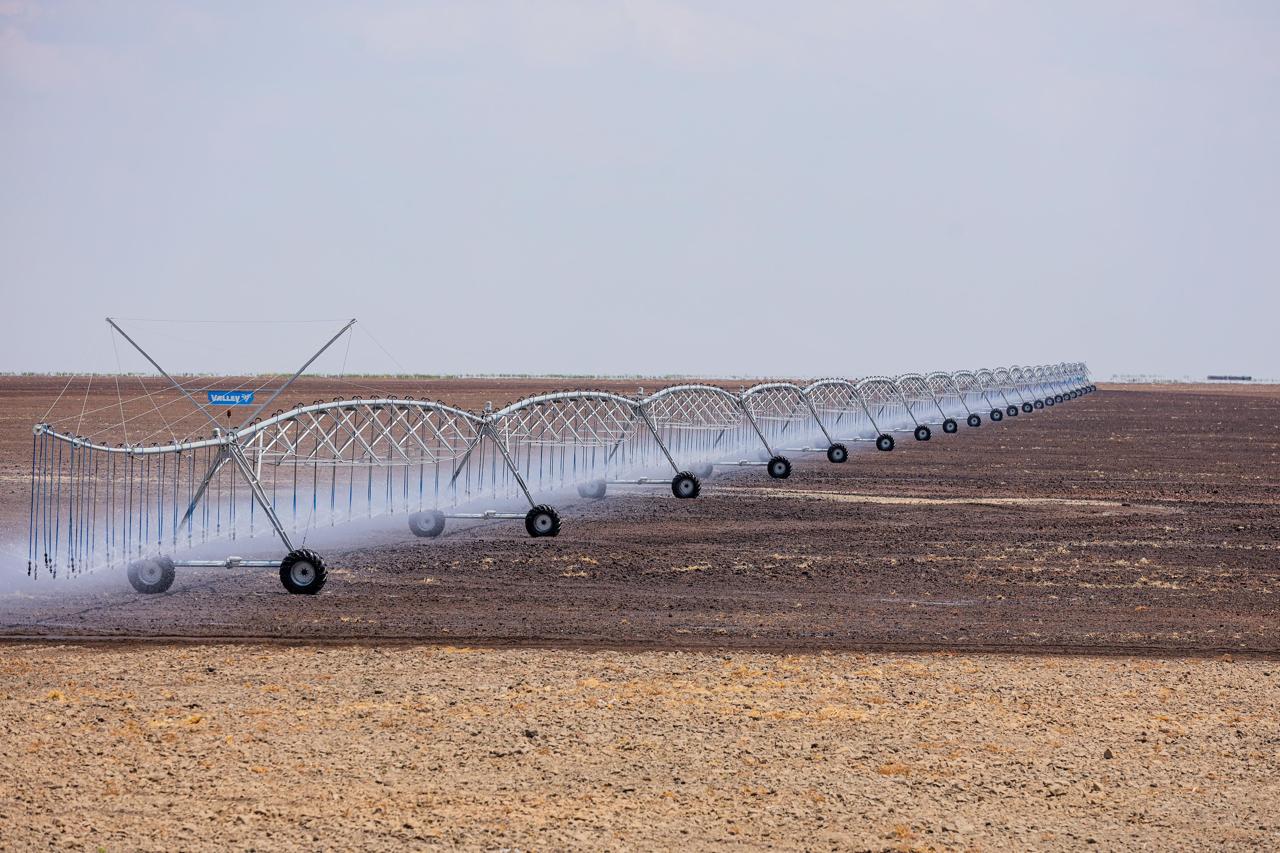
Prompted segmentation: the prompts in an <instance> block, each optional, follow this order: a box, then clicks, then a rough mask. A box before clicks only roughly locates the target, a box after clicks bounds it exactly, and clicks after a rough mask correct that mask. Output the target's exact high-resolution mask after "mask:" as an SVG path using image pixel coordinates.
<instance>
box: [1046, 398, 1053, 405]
mask: <svg viewBox="0 0 1280 853" xmlns="http://www.w3.org/2000/svg"><path fill="white" fill-rule="evenodd" d="M1044 404H1045V405H1046V406H1052V405H1053V398H1052V397H1045V398H1044Z"/></svg>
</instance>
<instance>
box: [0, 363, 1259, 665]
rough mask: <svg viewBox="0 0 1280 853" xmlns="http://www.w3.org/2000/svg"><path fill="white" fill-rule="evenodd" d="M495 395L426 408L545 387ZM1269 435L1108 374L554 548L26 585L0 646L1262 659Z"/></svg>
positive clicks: (463, 544) (640, 514)
mask: <svg viewBox="0 0 1280 853" xmlns="http://www.w3.org/2000/svg"><path fill="white" fill-rule="evenodd" d="M503 381H506V380H503ZM503 381H498V380H489V382H491V383H492V384H491V385H488V386H486V385H485V384H484V381H480V380H454V381H453V382H448V383H446V382H437V384H436V386H435V387H434V388H433V391H438V392H439V393H432V394H430V395H429V396H433V397H435V396H439V397H441V398H443V399H446V400H450V401H452V400H454V399H459V398H466V399H465V400H464V402H471V403H474V402H475V401H477V400H481V399H482V398H483V399H489V398H499V399H505V398H506V397H516V396H520V395H521V394H523V393H528V392H530V391H532V390H541V389H539V388H534V387H531V386H528V385H521V386H520V387H519V388H516V389H511V390H508V388H507V387H506V386H504V385H502V384H501V382H503ZM528 382H532V380H529V381H528ZM543 382H544V386H543V387H545V380H543ZM454 383H457V385H458V387H453V385H454ZM464 384H466V385H467V387H466V388H464V387H462V386H463V385H464ZM563 384H568V382H567V381H566V382H565V383H563ZM634 384H635V383H634V382H629V383H628V387H630V386H631V385H634ZM651 384H652V383H651ZM477 386H478V387H477ZM654 387H655V388H656V387H657V385H656V384H655V385H654ZM632 390H634V389H632ZM504 391H506V392H507V393H506V394H504V393H503V392H504ZM112 393H113V395H114V391H113V392H112ZM419 396H428V395H419ZM10 416H12V411H10ZM38 416H39V413H36V414H35V416H34V417H33V418H32V420H34V419H35V418H36V417H38ZM1277 423H1280V389H1277V388H1273V387H1258V386H1249V387H1231V388H1209V387H1192V388H1174V387H1135V386H1115V387H1107V386H1104V387H1103V389H1102V390H1101V391H1099V392H1098V393H1096V394H1093V395H1090V396H1086V397H1083V398H1081V399H1079V400H1076V401H1074V402H1070V403H1068V404H1065V405H1062V406H1058V407H1055V408H1053V409H1046V410H1044V411H1040V412H1037V413H1034V414H1031V415H1022V416H1020V417H1018V418H1015V419H1006V420H1005V421H1004V422H1003V423H1000V424H992V423H987V422H985V419H984V424H983V426H982V427H981V428H979V429H965V428H963V427H962V431H961V433H960V434H959V435H957V436H945V435H941V434H939V435H937V436H935V438H934V439H933V440H932V441H929V442H927V443H925V442H914V441H910V440H909V439H907V440H905V441H902V442H900V444H899V448H898V449H897V450H895V451H894V452H893V453H876V452H874V451H866V452H859V453H855V454H853V456H852V458H851V459H850V461H849V462H848V463H847V464H845V465H841V466H836V465H831V464H829V463H828V462H827V461H826V460H825V458H823V457H821V456H818V455H807V456H801V457H797V458H795V459H794V460H793V462H795V463H796V464H795V471H794V473H793V474H792V476H791V478H790V479H788V480H786V481H784V482H775V481H770V480H769V479H768V478H767V477H766V476H765V475H764V474H763V472H762V471H761V470H760V469H758V468H753V469H745V470H740V471H731V472H725V473H717V475H716V476H715V477H714V478H712V480H711V481H710V482H709V483H707V484H706V487H705V488H704V490H703V494H702V497H700V498H699V499H698V500H696V501H689V502H680V501H676V500H675V499H673V498H671V497H670V495H669V493H667V492H666V491H665V490H661V489H655V490H653V491H650V492H641V491H634V490H633V491H632V492H631V493H629V494H627V495H621V494H619V495H613V494H611V495H610V496H609V497H608V498H606V499H605V500H604V501H600V502H596V503H586V502H579V503H576V504H572V505H568V504H566V505H562V506H561V507H560V508H561V514H562V516H563V517H564V519H565V525H564V529H563V531H562V533H561V534H560V536H559V537H557V538H555V539H541V540H531V539H529V538H527V537H526V536H525V534H524V532H523V529H522V526H521V525H519V524H513V523H510V522H507V523H488V524H484V525H479V526H472V527H470V528H459V527H455V528H452V529H451V531H449V532H447V533H446V535H444V536H443V537H441V538H440V539H438V540H434V541H422V540H413V539H412V537H410V536H408V534H407V531H406V534H405V535H404V536H403V537H399V536H393V537H391V539H392V540H393V541H384V542H383V544H378V545H375V546H370V547H361V548H359V549H357V550H349V551H341V550H332V549H331V550H329V551H327V552H326V554H325V556H326V558H327V559H328V561H329V563H330V565H331V567H333V570H332V571H331V575H330V580H329V583H328V585H327V586H326V588H325V590H324V592H323V593H322V594H321V595H320V596H319V597H317V598H307V597H290V596H288V595H286V594H285V593H284V591H283V590H282V589H281V587H280V585H279V582H278V580H277V579H276V578H275V576H274V573H273V572H271V571H263V570H233V571H228V570H208V571H195V570H183V571H181V572H180V574H179V577H178V580H177V582H176V583H175V584H174V586H173V588H172V590H171V591H170V592H169V593H168V594H165V595H161V596H155V597H142V596H137V595H135V594H134V593H133V592H132V591H131V590H130V589H129V588H128V587H127V585H126V584H124V582H123V581H122V580H119V579H117V580H116V581H115V582H114V583H113V584H111V585H110V587H109V588H108V589H106V590H105V591H87V590H89V589H90V588H91V587H90V584H84V583H83V582H82V581H81V580H75V581H68V582H62V581H58V582H48V581H45V580H41V581H38V582H35V583H32V584H19V586H18V590H17V591H16V592H11V593H9V594H7V595H5V596H4V597H3V598H2V599H0V632H2V633H4V634H6V635H11V636H32V635H45V636H48V635H54V636H82V637H140V636H141V637H175V636H181V637H206V638H262V637H270V638H288V639H308V640H320V639H324V640H333V639H340V640H346V639H359V640H386V639H406V640H407V639H412V640H420V641H447V642H451V643H467V644H496V645H505V644H518V645H548V646H573V647H587V648H590V647H607V648H629V647H637V648H655V649H661V648H699V647H715V648H738V649H751V650H807V649H873V648H890V649H892V648H902V649H913V650H931V649H955V650H1026V651H1031V650H1039V651H1050V652H1057V651H1069V652H1074V651H1092V652H1101V653H1147V654H1160V655H1165V656H1167V655H1168V654H1170V653H1179V654H1182V653H1186V654H1218V653H1222V652H1232V653H1255V654H1266V655H1274V654H1280V611H1278V602H1277V580H1278V579H1280V544H1278V543H1280V512H1278V510H1280V429H1278V428H1277ZM6 426H7V425H6ZM17 449H18V444H17V443H13V444H9V443H6V445H5V446H4V450H5V466H6V471H7V472H8V471H14V470H15V469H18V470H20V467H21V465H20V463H21V457H20V454H18V452H17ZM6 479H8V478H6ZM9 482H12V481H11V480H10V481H9ZM9 491H11V492H13V494H9V493H6V501H9V502H10V506H12V503H11V501H12V500H13V498H14V495H18V496H19V497H20V494H19V493H18V492H17V491H14V490H12V489H11V490H9ZM6 515H7V516H8V517H13V515H11V514H9V513H6ZM385 538H386V537H384V540H385ZM82 590H86V591H82Z"/></svg>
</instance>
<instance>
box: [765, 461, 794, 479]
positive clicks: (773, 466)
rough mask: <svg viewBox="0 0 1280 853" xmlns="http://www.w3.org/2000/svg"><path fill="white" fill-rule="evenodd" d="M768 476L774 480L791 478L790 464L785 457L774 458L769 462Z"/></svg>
mask: <svg viewBox="0 0 1280 853" xmlns="http://www.w3.org/2000/svg"><path fill="white" fill-rule="evenodd" d="M768 468H769V476H770V477H772V478H773V479H775V480H785V479H787V478H788V477H790V476H791V462H790V461H789V460H788V459H787V457H785V456H775V457H773V458H772V459H770V460H769V465H768Z"/></svg>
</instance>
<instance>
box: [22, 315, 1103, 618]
mask: <svg viewBox="0 0 1280 853" xmlns="http://www.w3.org/2000/svg"><path fill="white" fill-rule="evenodd" d="M108 322H110V323H111V325H112V328H113V330H114V331H115V332H117V333H118V334H119V335H120V336H121V337H122V338H123V339H124V340H126V341H127V342H128V343H130V344H131V345H132V346H133V347H134V348H136V349H137V350H138V352H139V353H141V354H142V355H143V356H144V357H145V358H146V359H147V361H148V362H149V363H150V364H152V365H153V366H154V368H155V369H156V370H157V371H158V372H159V373H160V375H162V376H163V377H164V378H165V379H166V380H168V381H169V382H170V383H171V384H172V386H173V388H174V389H176V390H177V391H178V392H180V393H181V397H182V398H185V399H186V400H187V401H189V402H190V403H191V404H193V405H194V406H195V407H196V409H197V410H199V411H200V412H201V413H202V414H203V416H204V417H205V418H206V419H207V420H208V421H209V435H207V436H202V437H198V438H194V439H189V440H182V441H172V442H170V443H167V444H159V443H154V444H148V445H143V444H140V443H135V444H130V443H127V442H121V443H117V444H112V443H109V442H105V441H100V440H97V439H95V438H94V437H92V436H84V435H79V434H75V432H74V431H68V430H65V429H59V428H58V427H57V426H56V425H54V424H51V423H44V422H42V423H38V424H36V425H35V427H34V430H33V438H32V462H31V510H30V520H29V531H28V533H29V535H28V543H29V544H28V555H27V557H28V573H29V574H31V575H33V576H35V575H39V574H41V573H47V574H51V575H55V576H56V574H57V573H58V572H59V571H60V570H61V571H66V572H69V573H77V572H82V571H85V570H88V569H93V568H99V567H103V566H107V567H110V566H123V567H124V568H125V569H126V570H127V573H128V577H129V580H130V582H131V583H132V585H133V586H134V588H135V589H136V590H138V591H139V592H142V593H158V592H163V591H165V590H167V589H168V588H169V586H170V585H171V584H172V583H173V579H174V576H175V572H176V570H177V569H179V568H183V567H215V566H219V567H234V566H253V567H261V568H270V569H277V570H278V571H279V575H280V581H281V583H282V584H283V586H284V588H285V589H286V590H288V591H289V592H291V593H299V594H313V593H316V592H319V591H320V589H321V588H322V587H323V586H324V583H325V579H326V567H325V562H324V559H323V558H322V557H321V556H320V554H318V553H317V552H316V551H314V550H312V549H309V548H306V547H303V546H302V545H300V544H299V543H300V540H301V539H303V538H305V536H306V534H307V532H308V531H312V530H314V529H317V528H319V527H322V526H334V525H338V524H342V523H347V522H353V521H356V520H358V519H365V518H372V517H375V516H385V515H403V516H404V517H405V518H406V519H407V522H408V527H409V530H410V531H411V532H412V533H413V534H414V535H416V536H421V537H435V536H438V535H440V533H442V532H443V531H444V529H445V527H446V525H447V524H448V523H449V521H450V520H456V519H510V520H513V521H523V522H524V527H525V530H526V531H527V532H528V534H529V535H530V536H533V537H542V536H555V535H556V534H557V533H559V532H560V526H561V517H560V514H559V512H558V511H557V510H556V508H555V507H554V506H553V505H552V503H551V500H552V499H553V497H554V496H556V495H562V494H565V493H572V492H573V491H575V490H576V492H577V494H578V495H580V496H581V497H583V498H589V499H598V498H603V497H605V495H606V494H607V493H608V491H609V490H610V489H611V488H622V489H632V488H637V487H639V488H643V487H649V486H659V487H668V488H669V489H670V492H671V494H672V495H673V496H674V498H676V499H680V500H690V499H694V498H697V497H698V495H699V493H700V492H701V490H702V481H703V480H705V479H706V478H707V477H709V476H711V474H712V473H713V471H714V470H715V468H716V467H718V466H759V467H761V468H763V469H764V471H765V473H766V474H767V475H768V476H769V477H771V478H773V479H785V478H786V477H788V476H790V474H791V461H790V459H788V457H787V456H786V455H784V454H785V453H798V452H819V453H825V454H826V457H827V459H828V461H830V462H832V463H837V464H839V463H843V462H845V461H846V460H847V459H848V458H849V445H850V444H853V443H855V442H873V443H874V445H875V447H876V448H877V449H878V450H881V451H891V450H893V448H894V446H895V440H894V436H895V435H898V434H910V435H912V436H913V437H914V438H915V439H916V440H917V441H928V440H930V438H931V437H932V428H933V427H941V429H942V431H943V432H944V433H947V434H952V433H956V432H958V431H959V425H960V422H961V420H962V419H963V422H964V423H965V424H967V425H968V426H969V427H978V426H980V425H981V424H982V414H981V413H982V412H984V411H985V412H987V414H988V417H989V418H990V420H992V421H1000V420H1001V419H1003V418H1004V417H1005V416H1006V415H1007V416H1009V417H1015V416H1017V415H1018V414H1019V412H1025V413H1030V412H1033V411H1035V410H1037V409H1042V408H1045V407H1051V406H1054V405H1057V404H1059V403H1063V402H1066V401H1068V400H1071V399H1075V398H1076V397H1078V396H1080V395H1082V394H1087V393H1090V392H1092V391H1094V390H1095V386H1093V385H1092V384H1090V380H1089V374H1088V370H1087V368H1086V367H1085V365H1084V364H1081V363H1072V364H1056V365H1042V366H1037V367H1030V368H1028V367H1017V366H1014V367H1009V368H1003V367H1002V368H996V369H993V370H987V369H981V370H976V371H968V370H960V371H955V372H951V373H948V372H934V373H929V374H927V375H921V374H915V373H908V374H903V375H901V376H898V377H887V376H872V377H867V378H864V379H858V380H852V379H838V378H827V379H819V380H817V381H814V382H812V383H810V384H808V385H804V386H801V385H797V384H793V383H789V382H770V383H765V384H760V385H755V386H752V387H750V388H744V389H740V390H739V391H737V392H734V391H730V390H728V389H725V388H721V387H717V386H714V385H705V384H682V385H675V386H672V387H669V388H663V389H662V390H659V391H657V392H656V393H652V394H648V395H646V394H644V393H643V390H641V392H640V393H637V394H636V395H634V396H625V395H622V394H617V393H613V392H609V391H593V390H566V391H558V392H554V393H548V394H539V395H536V396H533V397H528V398H526V399H523V400H520V401H518V402H516V403H513V404H511V405H509V406H506V407H504V408H501V409H497V410H493V409H491V408H489V407H486V409H485V410H484V411H481V412H471V411H466V410H464V409H461V408H458V407H454V406H450V405H447V404H445V403H442V402H439V401H429V400H419V399H414V398H412V397H380V398H376V399H361V398H358V397H353V398H348V399H333V400H329V401H324V402H322V401H316V402H314V403H312V404H309V405H302V406H296V407H294V408H291V409H289V410H287V411H286V410H276V411H274V412H273V413H271V414H270V415H268V416H266V417H263V416H262V415H263V413H264V412H265V411H266V410H267V409H268V408H270V406H271V404H272V403H273V402H274V401H275V400H276V399H277V398H278V397H279V396H280V394H281V393H283V392H284V391H285V390H286V389H287V388H288V387H290V385H292V384H293V382H294V381H295V380H297V378H298V377H299V376H301V375H302V374H303V372H304V371H305V370H306V369H307V368H308V367H309V366H310V365H311V364H312V363H313V362H314V361H315V360H316V358H318V357H319V356H320V354H321V353H323V352H324V351H325V350H326V349H328V348H329V347H330V346H332V345H333V343H334V342H335V341H337V340H338V339H339V338H340V337H341V336H342V335H343V334H345V333H347V332H348V331H349V330H350V328H351V327H352V325H353V324H354V323H355V321H354V320H352V321H351V322H349V323H348V324H347V325H346V326H344V327H343V329H342V330H341V331H339V332H338V334H337V335H334V336H333V338H331V339H330V340H329V342H328V343H326V344H325V346H324V347H322V348H321V349H320V350H319V351H318V352H316V353H315V354H314V355H313V356H311V358H310V359H308V360H307V361H306V362H305V363H304V364H303V366H302V367H301V368H299V369H298V371H297V372H296V373H294V374H293V376H292V377H291V378H290V379H289V380H288V381H287V382H285V383H284V384H283V385H282V386H281V387H280V388H279V389H277V390H276V391H275V392H274V393H273V394H271V396H270V397H269V398H268V399H267V400H266V401H265V402H263V403H262V404H261V405H258V406H257V407H256V408H255V409H253V410H252V411H251V412H250V414H249V415H248V417H246V418H244V420H243V422H242V423H240V424H239V425H238V426H234V427H230V428H224V427H223V426H222V425H220V424H219V423H218V421H217V419H216V418H215V417H214V416H213V415H212V414H211V413H210V412H209V411H208V410H207V409H206V408H205V407H203V406H202V405H201V404H200V402H199V401H198V400H197V399H196V398H195V397H194V396H193V394H192V393H191V391H190V390H189V389H187V388H185V387H184V386H183V385H182V384H181V383H179V382H177V381H176V380H174V379H173V378H172V377H171V376H170V374H169V373H167V372H166V371H165V370H164V368H162V367H161V366H160V365H159V364H158V363H156V361H155V360H154V359H153V358H152V357H151V356H150V355H148V354H147V352H146V351H145V350H143V349H142V348H141V347H140V346H139V345H138V344H137V343H136V342H135V341H134V340H133V339H132V338H131V337H129V336H128V335H127V334H126V333H125V332H124V330H123V329H121V328H120V327H119V326H118V325H117V324H116V323H115V322H114V321H108ZM516 507H518V509H517V508H516ZM265 532H269V533H270V534H271V535H273V536H275V537H276V538H277V539H278V540H279V542H280V545H281V550H282V551H283V552H284V556H283V557H281V558H280V559H261V560H248V559H242V558H240V557H236V556H228V557H225V558H221V559H179V558H178V557H176V556H175V555H176V554H179V553H181V552H182V551H184V550H187V551H189V550H190V549H192V548H194V547H196V546H200V545H204V544H205V543H213V542H218V541H223V540H235V539H237V538H242V537H244V536H246V535H247V536H249V537H253V536H254V535H257V534H259V533H265ZM296 540H297V541H296Z"/></svg>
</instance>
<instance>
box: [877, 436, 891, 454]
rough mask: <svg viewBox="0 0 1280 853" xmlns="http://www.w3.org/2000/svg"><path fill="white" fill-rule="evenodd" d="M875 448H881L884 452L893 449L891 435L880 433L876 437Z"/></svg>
mask: <svg viewBox="0 0 1280 853" xmlns="http://www.w3.org/2000/svg"><path fill="white" fill-rule="evenodd" d="M876 450H883V451H884V452H885V453H888V452H889V451H890V450H893V436H891V435H889V433H887V432H885V433H881V434H880V436H879V437H878V438H876Z"/></svg>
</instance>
